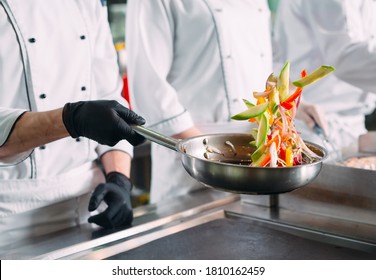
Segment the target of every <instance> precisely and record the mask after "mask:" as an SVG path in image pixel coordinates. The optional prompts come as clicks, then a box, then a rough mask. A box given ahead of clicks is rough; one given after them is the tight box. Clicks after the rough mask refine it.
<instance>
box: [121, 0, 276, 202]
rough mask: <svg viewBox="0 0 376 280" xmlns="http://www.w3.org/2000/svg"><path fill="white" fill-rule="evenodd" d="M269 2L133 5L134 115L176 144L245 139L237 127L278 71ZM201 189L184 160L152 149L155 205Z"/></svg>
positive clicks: (139, 1)
mask: <svg viewBox="0 0 376 280" xmlns="http://www.w3.org/2000/svg"><path fill="white" fill-rule="evenodd" d="M270 36H271V32H270V11H269V8H268V4H267V1H266V0H236V1H233V0H231V1H230V0H195V1H187V0H158V1H154V0H129V1H128V7H127V23H126V40H127V54H128V56H127V57H128V64H127V70H128V82H129V90H130V102H131V105H132V106H133V107H132V108H133V109H134V110H135V111H136V112H138V113H140V114H141V115H142V116H143V117H145V119H146V124H147V126H149V127H150V128H152V129H153V130H156V131H158V132H160V133H163V134H166V135H170V136H173V137H176V138H186V137H192V136H195V135H198V134H202V133H204V134H207V133H225V132H243V133H249V132H250V128H251V124H250V123H247V122H231V123H230V118H231V116H233V115H235V114H237V113H239V112H241V111H243V110H244V109H245V105H244V103H243V101H242V99H243V98H245V99H248V100H251V101H252V100H253V96H252V92H253V91H259V90H264V88H265V81H266V78H267V77H268V76H269V74H270V73H271V72H272V49H271V38H270ZM198 188H202V185H200V184H199V183H198V182H196V181H195V180H194V179H192V178H191V177H189V175H188V174H187V173H186V172H185V170H184V169H183V167H182V164H181V162H180V156H179V154H178V153H176V152H174V151H170V150H168V149H166V148H165V147H162V146H159V145H157V144H152V174H151V202H152V203H153V202H158V201H160V200H162V199H165V198H168V197H172V196H178V195H183V194H185V193H187V192H189V191H194V190H196V189H198Z"/></svg>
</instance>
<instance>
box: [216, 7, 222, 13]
mask: <svg viewBox="0 0 376 280" xmlns="http://www.w3.org/2000/svg"><path fill="white" fill-rule="evenodd" d="M215 10H216V11H217V12H219V13H220V12H222V11H223V9H222V8H216V9H215Z"/></svg>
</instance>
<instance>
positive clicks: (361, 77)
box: [273, 0, 376, 156]
mask: <svg viewBox="0 0 376 280" xmlns="http://www.w3.org/2000/svg"><path fill="white" fill-rule="evenodd" d="M375 15H376V1H373V0H357V1H354V0H317V1H316V0H315V1H311V0H281V1H280V3H279V7H278V11H277V15H276V21H275V27H274V38H273V39H274V40H273V42H274V45H273V50H274V52H275V53H274V58H275V62H276V63H275V67H276V69H280V67H281V65H282V64H283V63H284V62H285V61H286V60H289V61H290V62H291V75H293V76H298V75H299V71H301V70H302V69H304V68H305V69H307V72H308V73H309V72H310V71H312V70H314V69H315V68H317V67H319V66H320V65H322V64H326V65H332V66H334V67H335V68H336V71H335V72H333V74H331V75H329V76H328V77H325V79H323V80H320V81H319V82H317V83H315V84H313V85H310V86H309V87H307V88H305V89H304V90H303V99H304V100H305V101H306V102H309V103H313V104H315V105H316V106H319V107H320V108H321V109H322V110H324V111H325V113H326V117H327V120H328V123H329V129H328V130H327V132H328V133H329V135H328V136H329V139H330V140H331V141H332V142H333V143H334V144H335V145H336V146H337V147H339V148H340V149H342V150H343V152H344V156H345V155H346V153H348V154H351V153H353V152H356V151H357V148H358V147H357V142H358V136H359V135H361V134H363V133H365V132H366V129H365V124H364V118H365V114H367V113H370V112H371V111H372V110H373V108H374V106H375V95H374V94H372V93H375V92H376V79H375V73H376V18H375ZM300 125H301V126H298V128H299V129H300V131H302V132H303V137H305V138H308V139H309V138H310V137H313V138H314V137H315V136H314V135H313V134H312V131H307V130H306V129H304V125H302V124H300Z"/></svg>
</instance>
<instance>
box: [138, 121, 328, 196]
mask: <svg viewBox="0 0 376 280" xmlns="http://www.w3.org/2000/svg"><path fill="white" fill-rule="evenodd" d="M133 128H134V130H135V131H136V132H137V133H139V134H141V135H142V136H144V137H145V138H146V139H148V140H150V141H152V142H155V143H157V144H160V145H163V146H165V147H167V148H169V149H171V150H174V151H177V152H179V153H180V154H181V161H182V164H183V166H184V168H185V170H186V171H187V172H188V173H189V174H190V175H191V176H192V177H193V178H194V179H196V180H197V181H199V182H201V183H203V184H204V185H206V186H209V187H213V188H215V189H218V190H223V191H227V192H234V193H242V194H275V193H284V192H289V191H292V190H294V189H297V188H300V187H302V186H304V185H306V184H308V183H309V182H311V181H312V180H313V179H315V178H316V176H317V175H318V174H319V172H320V170H321V167H322V162H323V160H324V159H325V158H326V157H327V153H326V150H325V149H324V148H322V147H320V146H318V145H316V144H313V143H310V142H305V143H306V144H307V146H308V147H310V148H311V150H312V151H314V152H315V153H316V154H317V155H318V156H319V157H321V158H320V159H318V160H317V161H315V162H313V163H307V164H303V165H300V166H293V167H275V168H272V167H251V166H249V163H250V162H249V160H250V155H251V154H252V153H253V151H254V148H253V147H252V146H251V145H249V142H250V141H252V140H253V138H252V136H251V135H249V134H210V135H201V136H197V137H192V138H187V139H183V140H178V139H175V138H171V137H168V136H165V135H161V134H159V133H157V132H155V131H152V130H150V129H147V128H145V127H142V126H134V127H133Z"/></svg>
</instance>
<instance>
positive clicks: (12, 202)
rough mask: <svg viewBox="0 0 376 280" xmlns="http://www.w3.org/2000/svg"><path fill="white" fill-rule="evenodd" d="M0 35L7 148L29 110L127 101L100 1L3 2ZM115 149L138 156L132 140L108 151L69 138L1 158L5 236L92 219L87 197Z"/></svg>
mask: <svg viewBox="0 0 376 280" xmlns="http://www.w3.org/2000/svg"><path fill="white" fill-rule="evenodd" d="M0 38H1V44H0V145H2V144H4V142H5V141H6V139H7V138H8V136H9V133H10V131H11V128H12V127H13V125H14V123H15V121H16V120H17V118H18V117H19V116H20V115H21V114H22V113H23V112H25V111H47V110H51V109H56V108H59V107H63V106H64V104H65V103H67V102H75V101H80V100H91V99H116V100H118V101H119V102H123V103H124V100H123V99H122V97H121V89H122V81H121V77H120V75H119V72H118V66H117V57H116V52H115V50H114V46H113V44H112V37H111V33H110V30H109V26H108V22H107V16H106V11H105V10H104V9H103V7H102V6H101V4H100V1H91V0H79V1H78V0H77V1H75V0H66V1H60V0H50V1H45V0H33V1H24V0H6V1H5V0H0ZM110 149H111V150H112V149H117V150H123V151H125V152H128V153H129V154H130V155H132V151H133V150H132V146H131V145H130V144H129V143H128V142H126V141H121V142H119V144H118V145H116V146H114V147H108V146H104V145H99V144H98V143H96V142H94V141H91V140H88V139H87V138H84V137H80V138H78V139H73V138H70V137H68V138H65V139H61V140H58V141H55V142H52V143H50V144H47V145H43V146H41V147H39V148H36V149H34V150H32V151H28V152H27V153H23V154H19V155H16V156H14V157H10V158H7V159H4V160H1V161H0V231H1V238H0V239H1V240H5V239H4V238H6V236H7V234H8V235H9V238H10V239H11V240H14V239H12V238H16V236H19V237H25V236H28V235H27V234H26V232H27V231H28V230H29V232H31V231H33V232H34V233H42V232H48V231H52V230H53V229H58V228H62V227H64V226H67V225H69V226H72V225H75V224H77V223H79V222H81V221H82V220H84V221H86V217H87V215H88V211H87V198H86V197H85V198H82V197H80V196H82V195H84V196H85V194H87V193H89V192H90V191H91V190H92V189H93V188H94V187H96V186H97V184H98V183H99V182H102V181H103V180H104V177H103V174H102V172H101V170H100V169H99V167H98V166H97V165H96V164H95V160H96V159H97V158H98V156H101V155H102V154H104V153H105V152H107V151H109V150H110ZM86 196H87V195H86ZM82 201H84V204H85V205H84V207H83V206H82V205H80V203H81V202H82ZM55 203H58V205H59V207H60V206H62V207H61V208H58V209H60V210H58V211H56V209H57V208H56V207H57V206H56V205H57V204H55ZM49 205H53V206H52V208H48V207H47V206H49ZM46 207H47V208H46ZM64 207H65V208H64ZM81 209H83V211H81ZM38 211H39V212H38ZM56 212H58V213H56ZM81 212H83V213H84V214H82V213H81ZM65 214H66V215H65ZM85 215H86V216H85ZM84 216H85V217H84ZM83 217H84V218H83ZM15 221H17V222H16V223H17V225H15ZM48 223H50V224H52V225H53V226H52V228H48V226H46V224H48ZM36 224H38V228H37V229H35V228H34V229H31V226H33V225H34V226H35V225H36ZM54 225H56V226H54ZM62 225H63V226H62ZM15 227H16V228H15ZM17 230H19V231H23V232H22V233H20V232H18V233H15V231H17ZM0 244H1V241H0Z"/></svg>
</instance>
